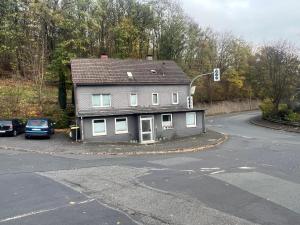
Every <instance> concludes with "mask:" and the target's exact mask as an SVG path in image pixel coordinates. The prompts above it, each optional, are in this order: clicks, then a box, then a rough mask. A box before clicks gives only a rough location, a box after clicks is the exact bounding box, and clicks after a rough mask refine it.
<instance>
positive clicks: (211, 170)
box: [0, 112, 300, 225]
mask: <svg viewBox="0 0 300 225" xmlns="http://www.w3.org/2000/svg"><path fill="white" fill-rule="evenodd" d="M257 115H258V113H257V112H248V113H242V114H230V115H226V116H217V117H209V118H208V119H207V120H208V121H207V122H208V126H209V127H210V129H214V130H217V131H220V132H226V133H228V134H229V135H230V137H229V140H228V141H227V142H226V143H224V144H223V145H219V146H217V147H216V148H214V149H212V150H210V151H203V152H196V153H187V154H171V155H169V154H168V155H144V156H129V157H117V156H111V157H109V158H107V157H104V156H103V157H101V158H99V157H98V158H89V159H87V158H85V157H83V156H82V158H81V156H79V157H78V158H76V159H75V158H66V157H60V156H53V155H48V154H37V153H29V152H22V151H12V150H0V208H1V210H0V225H2V224H22V225H23V224H25V225H44V224H59V225H60V224H62V225H68V224H83V225H86V224H89V225H93V224H101V225H102V224H153V225H154V224H155V225H160V224H182V225H194V224H195V225H202V224H203V225H211V224H217V225H232V224H236V225H248V224H249V225H254V224H264V225H271V224H272V225H289V224H290V225H296V224H299V221H300V176H299V175H300V166H299V165H300V136H299V134H296V133H288V132H283V131H276V130H270V129H267V128H262V127H257V126H254V125H251V124H250V123H249V122H248V121H249V119H250V118H252V117H254V116H257Z"/></svg>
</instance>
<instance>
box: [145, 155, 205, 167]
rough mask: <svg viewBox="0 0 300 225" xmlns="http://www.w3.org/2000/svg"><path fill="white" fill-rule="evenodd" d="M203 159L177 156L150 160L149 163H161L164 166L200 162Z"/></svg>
mask: <svg viewBox="0 0 300 225" xmlns="http://www.w3.org/2000/svg"><path fill="white" fill-rule="evenodd" d="M201 160H202V159H196V158H190V157H175V158H168V159H161V160H154V161H149V163H153V164H159V165H163V166H175V165H180V164H186V163H190V162H199V161H201Z"/></svg>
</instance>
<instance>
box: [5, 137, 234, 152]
mask: <svg viewBox="0 0 300 225" xmlns="http://www.w3.org/2000/svg"><path fill="white" fill-rule="evenodd" d="M217 133H219V134H221V135H222V137H221V138H219V139H217V140H216V142H215V143H213V144H207V145H202V146H195V147H192V148H178V149H176V148H175V149H169V150H167V151H139V152H136V151H131V152H130V151H128V152H83V153H82V152H76V153H69V152H67V153H63V152H61V153H58V152H49V151H38V150H32V149H25V148H17V147H8V146H0V149H2V150H6V151H19V152H26V153H37V154H45V155H52V156H58V157H63V156H75V155H77V156H80V155H82V156H84V155H85V156H92V155H95V156H142V155H161V154H179V153H192V152H199V151H204V150H209V149H212V148H214V147H217V146H219V145H221V144H223V143H224V142H226V141H227V140H228V139H229V135H228V134H224V133H220V132H217Z"/></svg>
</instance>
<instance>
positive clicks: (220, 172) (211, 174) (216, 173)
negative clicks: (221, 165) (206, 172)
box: [210, 170, 225, 175]
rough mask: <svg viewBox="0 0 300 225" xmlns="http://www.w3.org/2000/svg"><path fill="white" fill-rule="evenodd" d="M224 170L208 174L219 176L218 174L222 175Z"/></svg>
mask: <svg viewBox="0 0 300 225" xmlns="http://www.w3.org/2000/svg"><path fill="white" fill-rule="evenodd" d="M224 172H225V170H219V171H216V172H212V173H210V174H211V175H214V174H219V173H224Z"/></svg>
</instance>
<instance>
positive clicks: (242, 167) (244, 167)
mask: <svg viewBox="0 0 300 225" xmlns="http://www.w3.org/2000/svg"><path fill="white" fill-rule="evenodd" d="M238 168H239V169H240V170H254V169H255V167H248V166H241V167H238Z"/></svg>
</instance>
